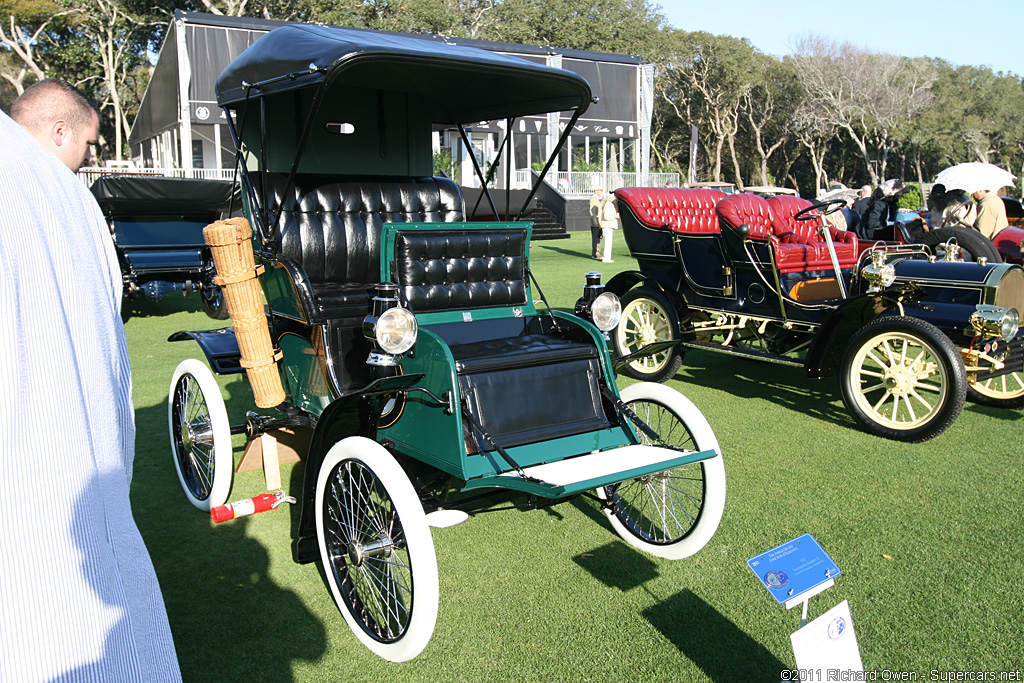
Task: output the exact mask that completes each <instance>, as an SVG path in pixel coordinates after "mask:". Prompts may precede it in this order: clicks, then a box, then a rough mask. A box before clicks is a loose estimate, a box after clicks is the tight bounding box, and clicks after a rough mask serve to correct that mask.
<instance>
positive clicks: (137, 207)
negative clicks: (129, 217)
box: [90, 174, 233, 217]
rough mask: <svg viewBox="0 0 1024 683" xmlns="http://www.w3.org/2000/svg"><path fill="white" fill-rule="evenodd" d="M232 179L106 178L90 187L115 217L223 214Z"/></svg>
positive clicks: (98, 200) (103, 206)
mask: <svg viewBox="0 0 1024 683" xmlns="http://www.w3.org/2000/svg"><path fill="white" fill-rule="evenodd" d="M232 187H233V185H232V183H231V181H229V180H195V179H192V178H165V177H163V176H145V175H128V174H123V175H122V174H117V175H103V176H100V177H99V178H97V179H96V182H94V183H93V184H92V187H91V188H90V189H91V190H92V194H93V196H94V197H96V202H97V203H98V204H99V205H100V208H101V209H103V213H104V214H106V215H107V216H108V217H109V216H111V215H115V214H127V213H130V214H133V215H136V216H143V215H148V216H153V215H161V214H179V215H185V214H189V213H220V212H221V211H223V210H225V209H226V208H227V207H228V205H229V203H230V201H231V190H232Z"/></svg>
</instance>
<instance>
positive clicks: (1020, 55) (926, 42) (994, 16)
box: [652, 0, 1024, 76]
mask: <svg viewBox="0 0 1024 683" xmlns="http://www.w3.org/2000/svg"><path fill="white" fill-rule="evenodd" d="M655 3H657V4H660V5H661V8H662V11H663V12H664V14H665V16H666V17H667V18H668V23H669V24H671V25H672V26H674V27H676V28H678V29H682V30H684V31H707V32H708V33H714V34H716V35H729V36H735V37H737V38H749V39H750V42H751V43H752V44H753V45H754V47H756V48H757V49H759V50H760V51H761V52H766V53H768V54H771V55H776V56H779V57H781V56H783V55H786V54H790V53H791V52H792V51H793V50H792V45H793V44H794V42H795V41H796V39H798V38H800V37H801V36H805V35H807V34H808V33H813V34H815V35H818V36H821V37H824V38H830V39H832V40H835V41H837V42H847V43H852V44H853V45H856V46H858V47H863V48H867V49H869V50H871V51H872V52H886V53H890V54H896V55H904V56H907V57H940V58H942V59H945V60H946V61H948V62H951V63H953V64H956V65H959V66H966V65H970V66H988V67H990V68H991V69H992V70H993V71H997V72H998V71H1003V72H1012V73H1014V74H1017V75H1018V76H1024V41H1021V40H1020V34H1021V33H1022V32H1024V0H988V1H987V2H984V1H983V2H981V3H978V4H976V5H975V4H973V3H970V2H950V1H949V0H932V1H931V2H927V1H924V0H888V1H887V2H846V3H841V2H829V1H821V0H819V1H818V2H810V1H808V0H774V1H772V0H768V1H767V2H766V1H765V0H724V1H722V0H720V1H719V2H717V3H715V4H714V5H711V4H709V3H707V2H706V0H705V2H698V1H697V0H654V2H652V4H655ZM881 7H884V8H885V12H886V13H887V14H886V15H885V16H882V12H881V11H880V10H879V9H878V8H881ZM982 7H983V8H984V14H983V15H979V14H978V13H979V12H980V8H982Z"/></svg>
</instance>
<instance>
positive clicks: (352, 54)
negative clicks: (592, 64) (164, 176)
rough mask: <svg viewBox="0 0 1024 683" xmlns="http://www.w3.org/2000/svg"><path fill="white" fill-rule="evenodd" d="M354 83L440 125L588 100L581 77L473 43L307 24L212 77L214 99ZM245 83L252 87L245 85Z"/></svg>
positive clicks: (272, 38) (225, 102) (229, 101)
mask: <svg viewBox="0 0 1024 683" xmlns="http://www.w3.org/2000/svg"><path fill="white" fill-rule="evenodd" d="M321 83H323V84H325V85H327V86H330V87H360V88H371V89H384V90H392V91H397V92H405V93H411V94H415V95H417V96H419V97H421V98H423V101H424V102H425V106H428V107H429V108H430V111H431V116H432V121H433V122H434V123H440V124H457V123H470V122H474V121H487V120H495V119H504V118H509V117H519V116H528V115H533V114H542V113H546V112H554V111H568V110H572V109H577V110H580V111H582V110H585V109H586V108H587V106H588V105H589V104H590V101H591V97H592V95H591V91H590V85H589V84H588V83H587V81H586V80H585V79H584V78H583V77H581V76H579V75H577V74H575V73H573V72H571V71H566V70H563V69H556V68H553V67H549V66H545V65H542V64H536V63H533V62H530V61H527V60H525V59H520V58H518V57H512V56H509V55H504V54H500V53H496V52H490V51H487V50H481V49H478V48H474V47H466V46H461V45H449V44H444V43H437V42H434V41H431V40H424V39H419V38H414V37H410V36H400V35H393V34H387V33H379V32H373V31H362V30H357V29H344V28H333V27H327V26H314V25H309V24H292V25H288V26H282V27H281V28H277V29H274V30H273V31H271V32H269V33H267V34H266V35H264V36H263V37H261V38H260V39H259V40H257V41H256V42H255V43H254V44H253V45H251V46H250V47H249V48H247V49H246V50H245V51H244V52H242V54H240V55H239V56H238V57H237V58H236V59H235V60H234V61H233V62H231V64H230V65H228V67H227V68H226V69H225V70H224V72H223V73H222V74H221V75H220V78H219V79H217V87H216V89H217V102H218V104H220V105H221V106H222V107H228V108H237V107H240V105H241V103H242V102H243V101H244V100H245V99H246V94H247V91H249V90H251V92H249V93H248V94H249V96H250V97H259V96H262V95H266V94H271V93H278V92H284V91H288V90H294V89H298V88H306V87H311V86H315V85H320V84H321ZM249 86H252V87H249Z"/></svg>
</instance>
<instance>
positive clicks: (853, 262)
mask: <svg viewBox="0 0 1024 683" xmlns="http://www.w3.org/2000/svg"><path fill="white" fill-rule="evenodd" d="M615 195H616V197H617V199H618V205H619V209H620V215H621V217H622V227H623V232H624V236H625V240H626V243H627V245H628V246H629V250H630V253H631V254H632V256H633V257H634V258H635V259H636V260H637V264H638V266H639V270H636V271H629V272H626V273H621V274H619V275H617V276H616V277H615V278H613V279H612V280H611V281H610V282H608V286H607V288H608V290H609V291H612V292H615V293H616V294H618V295H619V296H620V297H621V298H622V308H623V313H622V322H621V323H620V324H619V326H618V328H617V329H616V330H615V332H614V333H613V339H614V343H615V347H616V350H617V351H618V353H619V355H620V356H622V357H624V359H625V360H628V361H629V362H628V365H626V367H625V369H624V372H625V373H626V374H628V375H630V376H632V377H636V378H642V379H648V380H655V381H662V380H664V379H666V378H668V377H671V376H673V375H674V374H675V373H676V370H678V369H679V367H680V364H681V363H682V360H683V354H684V353H685V352H686V351H687V350H688V349H707V350H712V351H718V352H723V353H729V354H733V355H736V356H742V357H746V358H753V359H758V360H764V361H768V362H772V363H779V364H783V365H790V366H793V367H797V368H803V369H804V371H805V373H806V375H807V376H808V377H810V378H815V379H817V378H823V377H835V376H837V375H838V377H839V379H840V387H841V390H842V396H843V401H844V403H845V405H846V407H847V409H848V410H849V411H850V413H851V414H852V415H853V416H854V418H856V419H857V421H858V422H859V423H860V424H861V425H862V426H863V427H864V428H865V429H866V430H868V431H870V432H872V433H875V434H878V435H880V436H884V437H887V438H891V439H897V440H901V441H924V440H926V439H930V438H932V437H934V436H937V435H938V434H941V433H942V432H943V431H944V430H945V429H947V428H948V427H949V425H950V424H952V423H953V421H954V420H955V419H956V418H957V416H958V415H959V414H960V411H961V409H962V408H963V405H964V400H965V398H966V397H970V398H971V399H972V400H974V401H977V402H979V403H984V404H987V405H993V406H997V407H1002V408H1008V409H1018V408H1020V407H1022V406H1024V339H1022V338H1021V337H1020V336H1018V335H1017V328H1018V324H1019V311H1020V310H1021V308H1022V306H1024V270H1022V269H1021V267H1020V266H1019V265H1013V264H1009V263H989V262H987V261H986V260H985V259H983V258H981V259H978V260H977V261H971V262H964V261H962V260H958V256H957V253H958V248H957V245H955V244H954V243H953V242H952V241H951V242H950V243H948V244H943V245H942V247H943V252H944V258H942V259H938V258H937V257H936V256H935V255H934V254H933V253H932V252H931V250H930V249H929V248H928V247H926V246H914V245H899V244H885V243H881V242H879V243H876V244H859V243H858V240H857V237H856V235H854V234H853V233H850V232H846V231H843V230H836V229H835V228H832V227H829V226H828V225H827V224H826V223H825V222H824V220H823V216H822V214H823V213H826V214H827V213H830V212H832V211H834V210H836V209H838V208H839V207H840V206H841V205H842V203H843V202H842V200H839V201H832V202H824V203H820V204H811V203H810V202H808V201H806V200H803V199H800V198H799V197H787V196H774V197H771V198H768V199H764V198H762V197H758V196H756V195H753V194H734V195H728V196H727V195H725V194H722V193H720V192H715V191H713V190H706V189H664V188H623V189H620V190H617V191H616V193H615Z"/></svg>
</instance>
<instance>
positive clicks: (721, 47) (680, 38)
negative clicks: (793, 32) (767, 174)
mask: <svg viewBox="0 0 1024 683" xmlns="http://www.w3.org/2000/svg"><path fill="white" fill-rule="evenodd" d="M670 41H671V42H670V44H669V52H668V56H667V58H666V62H665V64H664V65H663V68H662V69H661V72H660V73H659V80H660V81H661V83H660V84H656V87H657V90H658V94H659V96H660V97H659V100H660V101H662V102H664V104H666V105H668V106H669V107H671V108H672V109H673V110H674V111H675V112H676V114H677V115H678V116H680V117H682V116H683V115H684V114H685V116H686V117H687V118H686V119H684V120H685V121H686V123H687V124H696V125H698V126H700V127H701V129H702V132H703V131H704V130H705V129H707V130H708V131H710V135H709V140H710V145H711V148H712V149H713V150H714V151H713V156H712V159H713V166H712V169H713V170H712V174H713V179H714V180H721V177H722V151H723V149H724V147H725V145H726V144H728V145H729V150H730V155H731V159H732V162H733V171H734V174H735V176H736V178H735V180H736V182H737V184H739V185H740V186H741V187H742V184H743V178H742V171H741V169H740V164H739V160H738V157H737V155H736V145H735V142H736V134H737V132H738V130H739V117H740V103H741V102H742V101H743V98H744V96H745V93H747V92H749V91H750V89H751V88H752V87H753V83H754V76H753V74H754V68H753V67H754V62H755V54H756V52H755V50H754V48H753V47H752V46H751V45H750V42H749V41H747V40H745V39H738V38H732V37H729V36H715V35H712V34H710V33H705V32H703V31H697V32H693V33H686V32H683V31H675V32H672V33H671V35H670Z"/></svg>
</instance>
